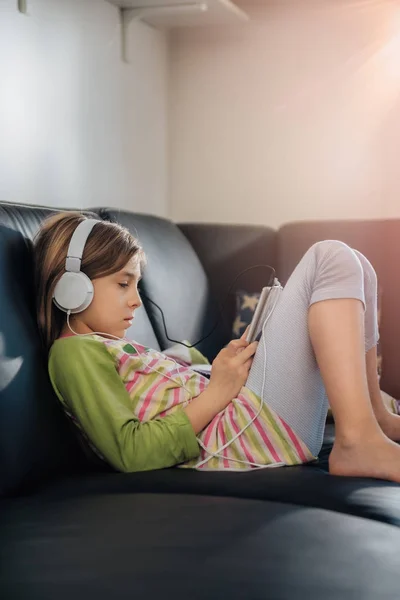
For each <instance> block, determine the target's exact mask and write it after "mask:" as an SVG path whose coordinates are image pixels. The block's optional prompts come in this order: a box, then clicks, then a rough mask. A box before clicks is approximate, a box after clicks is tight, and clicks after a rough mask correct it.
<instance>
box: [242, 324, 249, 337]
mask: <svg viewBox="0 0 400 600" xmlns="http://www.w3.org/2000/svg"><path fill="white" fill-rule="evenodd" d="M249 327H250V325H247V327H246V329H245V330H244V332H243V333H242V335H241V336H240V339H241V340H245V339H246V335H247V332H248V330H249Z"/></svg>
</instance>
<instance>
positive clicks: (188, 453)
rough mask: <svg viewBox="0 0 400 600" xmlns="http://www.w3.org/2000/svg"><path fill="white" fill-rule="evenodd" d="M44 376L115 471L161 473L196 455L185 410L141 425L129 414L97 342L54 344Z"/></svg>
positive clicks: (129, 404) (127, 402)
mask: <svg viewBox="0 0 400 600" xmlns="http://www.w3.org/2000/svg"><path fill="white" fill-rule="evenodd" d="M49 374H50V379H51V382H52V384H53V388H54V390H55V392H56V394H57V396H58V398H59V399H60V401H61V403H62V404H63V405H65V406H66V407H67V408H68V409H69V410H70V411H71V412H72V414H73V415H74V416H75V418H76V419H77V420H78V422H79V423H80V425H81V427H82V428H83V430H84V431H85V433H86V435H87V436H88V437H89V439H90V441H91V442H92V443H93V444H94V445H95V447H96V448H97V449H98V450H99V451H100V452H101V454H102V455H103V456H104V457H105V458H106V460H107V461H108V462H109V463H110V464H111V465H112V466H113V467H114V468H115V469H117V470H119V471H124V472H132V471H147V470H153V469H162V468H165V467H171V466H174V465H177V464H179V463H182V462H185V461H187V460H190V459H192V458H196V457H197V456H198V455H199V453H200V449H199V445H198V443H197V439H196V434H195V430H194V428H193V426H192V423H191V420H190V418H189V417H188V415H187V413H186V411H187V409H185V410H184V409H182V408H179V409H177V410H176V411H175V412H174V413H172V414H170V415H166V416H165V417H163V418H155V419H152V420H150V421H147V422H143V423H142V422H140V421H139V419H137V418H136V417H135V416H134V415H133V412H132V400H131V398H130V396H129V394H128V392H127V391H126V389H125V386H124V383H123V381H122V379H121V378H120V376H119V374H118V373H117V371H116V368H115V364H114V360H113V357H112V356H111V354H110V353H109V352H108V350H107V348H106V347H105V345H104V344H103V343H102V342H99V341H97V340H94V339H93V338H78V337H76V338H72V337H71V338H67V339H65V340H60V341H59V342H55V344H54V345H53V347H52V350H51V353H50V357H49ZM201 396H203V394H201V395H200V396H198V398H199V399H200V397H201ZM187 408H189V407H187ZM189 412H191V411H189ZM210 420H211V419H210ZM196 423H197V421H196Z"/></svg>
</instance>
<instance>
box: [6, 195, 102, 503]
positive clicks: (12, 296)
mask: <svg viewBox="0 0 400 600" xmlns="http://www.w3.org/2000/svg"><path fill="white" fill-rule="evenodd" d="M53 212H55V211H54V210H52V209H49V208H45V207H42V208H35V207H31V206H22V205H13V204H7V203H0V495H2V494H7V493H12V492H14V491H15V490H17V489H19V488H21V487H22V486H25V487H26V486H29V485H31V484H34V483H35V482H37V481H39V480H41V479H46V478H47V477H48V476H50V475H54V474H56V473H64V472H66V471H69V470H76V469H79V468H85V467H87V462H86V461H85V455H84V454H83V452H82V450H81V448H80V446H79V445H78V443H77V441H76V438H75V436H74V435H73V434H72V433H71V428H70V426H69V423H68V422H67V420H66V419H65V417H64V415H63V413H62V410H61V405H60V403H59V402H58V401H57V399H56V397H55V394H54V392H53V389H52V387H51V385H50V382H49V379H48V375H47V364H46V362H47V361H46V358H45V356H44V353H43V351H42V348H41V346H40V342H39V336H38V330H37V326H36V317H35V290H34V282H33V260H32V238H33V236H34V235H35V233H36V231H37V230H38V228H39V225H40V223H41V222H42V220H43V219H45V218H46V217H47V216H49V215H51V214H52V213H53ZM92 216H95V215H92Z"/></svg>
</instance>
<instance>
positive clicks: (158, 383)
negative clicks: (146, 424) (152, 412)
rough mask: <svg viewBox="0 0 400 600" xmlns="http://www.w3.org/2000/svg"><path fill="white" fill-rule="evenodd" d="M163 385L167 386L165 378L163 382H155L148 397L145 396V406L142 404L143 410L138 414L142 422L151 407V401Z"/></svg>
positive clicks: (162, 379)
mask: <svg viewBox="0 0 400 600" xmlns="http://www.w3.org/2000/svg"><path fill="white" fill-rule="evenodd" d="M163 385H165V380H164V377H162V378H161V380H160V379H158V380H157V381H156V382H155V384H154V385H153V386H152V387H151V388H150V389H149V391H148V392H147V394H146V396H145V398H144V400H143V404H142V406H141V408H140V410H139V414H138V419H139V420H140V421H143V420H144V416H145V414H146V410H147V408H148V407H149V405H150V403H151V401H152V399H153V395H155V394H156V392H157V390H158V388H159V387H161V386H163Z"/></svg>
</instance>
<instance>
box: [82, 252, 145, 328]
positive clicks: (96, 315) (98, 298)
mask: <svg viewBox="0 0 400 600" xmlns="http://www.w3.org/2000/svg"><path fill="white" fill-rule="evenodd" d="M140 279H141V273H140V266H139V265H137V264H136V260H135V257H133V258H131V259H130V260H129V261H128V262H127V263H126V265H125V266H124V267H123V269H121V270H120V271H118V272H117V273H113V274H112V275H106V276H105V277H99V278H98V279H93V280H92V283H93V288H94V295H93V300H92V302H91V304H90V306H89V307H88V308H87V309H86V310H84V311H83V312H81V313H78V314H76V315H73V317H74V319H73V322H74V324H75V328H74V327H73V329H75V330H76V331H77V332H78V333H90V332H91V331H101V332H103V333H109V334H111V335H114V336H117V337H124V335H125V331H126V330H127V329H128V328H129V327H130V326H131V325H132V320H133V318H134V313H135V311H136V309H137V308H140V306H142V301H141V299H140V296H139V292H138V289H137V285H138V283H139V281H140Z"/></svg>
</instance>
